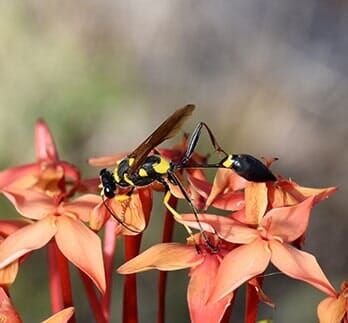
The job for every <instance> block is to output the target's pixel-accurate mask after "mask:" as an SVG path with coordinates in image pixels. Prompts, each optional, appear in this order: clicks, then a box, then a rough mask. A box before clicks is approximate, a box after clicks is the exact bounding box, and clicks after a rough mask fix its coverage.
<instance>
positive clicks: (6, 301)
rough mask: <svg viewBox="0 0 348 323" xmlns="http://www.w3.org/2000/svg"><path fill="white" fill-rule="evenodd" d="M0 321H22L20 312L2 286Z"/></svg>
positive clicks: (18, 322)
mask: <svg viewBox="0 0 348 323" xmlns="http://www.w3.org/2000/svg"><path fill="white" fill-rule="evenodd" d="M0 322H5V323H6V322H11V323H21V322H22V320H21V318H20V316H19V314H18V313H17V311H16V310H15V308H14V307H13V305H12V302H11V300H10V298H9V297H8V295H7V294H6V292H5V290H4V289H3V288H2V287H0Z"/></svg>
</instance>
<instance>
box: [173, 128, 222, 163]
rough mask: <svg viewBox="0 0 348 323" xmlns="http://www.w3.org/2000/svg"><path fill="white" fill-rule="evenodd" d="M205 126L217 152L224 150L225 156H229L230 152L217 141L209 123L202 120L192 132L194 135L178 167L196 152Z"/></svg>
mask: <svg viewBox="0 0 348 323" xmlns="http://www.w3.org/2000/svg"><path fill="white" fill-rule="evenodd" d="M203 127H204V128H205V129H206V130H207V132H208V134H209V138H210V141H211V143H212V145H213V147H214V149H215V151H217V152H222V153H223V154H224V155H225V156H228V154H227V153H226V152H225V151H224V150H223V149H222V147H221V146H220V145H219V143H218V142H217V140H216V138H215V136H214V134H213V132H212V131H211V130H210V128H209V127H208V125H207V124H206V123H204V122H200V123H199V124H198V125H197V126H196V128H195V130H194V131H193V132H192V135H191V137H190V140H189V143H188V145H187V149H186V152H185V154H184V156H183V158H182V159H181V161H180V163H178V165H177V166H178V168H180V166H183V165H185V164H187V163H188V161H189V160H190V159H191V157H192V154H193V153H194V151H195V149H196V146H197V143H198V140H199V138H200V137H201V132H202V128H203Z"/></svg>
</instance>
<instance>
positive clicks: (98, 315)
mask: <svg viewBox="0 0 348 323" xmlns="http://www.w3.org/2000/svg"><path fill="white" fill-rule="evenodd" d="M79 273H80V277H81V280H82V282H83V286H84V287H85V291H86V294H87V298H88V301H89V304H90V306H91V309H92V312H93V314H94V318H95V320H96V322H98V323H108V322H109V321H108V320H107V319H106V318H105V317H104V313H103V310H102V307H101V305H100V302H99V299H98V297H97V294H96V290H95V288H94V284H93V282H92V281H91V279H90V278H89V277H88V276H87V275H86V274H85V273H84V272H83V271H82V270H79Z"/></svg>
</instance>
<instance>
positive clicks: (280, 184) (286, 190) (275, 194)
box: [269, 179, 337, 207]
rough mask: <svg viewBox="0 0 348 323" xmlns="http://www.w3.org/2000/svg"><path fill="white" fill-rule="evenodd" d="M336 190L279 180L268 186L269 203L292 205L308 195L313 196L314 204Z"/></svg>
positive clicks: (334, 188)
mask: <svg viewBox="0 0 348 323" xmlns="http://www.w3.org/2000/svg"><path fill="white" fill-rule="evenodd" d="M336 191H337V188H336V187H326V188H312V187H304V186H300V185H298V184H297V183H295V182H293V181H290V180H285V179H282V180H279V181H277V183H276V186H274V187H273V188H271V187H270V197H269V199H270V203H271V205H272V206H273V207H281V206H289V205H294V204H296V203H298V202H302V201H303V200H305V199H306V198H308V197H310V196H314V197H315V199H314V205H315V204H317V203H319V202H321V201H322V200H324V199H326V198H328V197H329V196H330V195H331V194H333V193H334V192H336Z"/></svg>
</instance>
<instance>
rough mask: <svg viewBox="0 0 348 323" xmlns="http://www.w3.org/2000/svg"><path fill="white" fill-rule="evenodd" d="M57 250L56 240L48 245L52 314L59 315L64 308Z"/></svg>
mask: <svg viewBox="0 0 348 323" xmlns="http://www.w3.org/2000/svg"><path fill="white" fill-rule="evenodd" d="M56 248H57V245H56V242H55V240H51V241H50V242H49V243H48V245H47V258H48V279H49V289H50V298H51V310H52V314H54V313H57V312H59V311H61V310H62V309H63V308H64V307H63V295H62V289H61V282H60V274H59V271H58V268H57V261H56Z"/></svg>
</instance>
